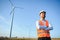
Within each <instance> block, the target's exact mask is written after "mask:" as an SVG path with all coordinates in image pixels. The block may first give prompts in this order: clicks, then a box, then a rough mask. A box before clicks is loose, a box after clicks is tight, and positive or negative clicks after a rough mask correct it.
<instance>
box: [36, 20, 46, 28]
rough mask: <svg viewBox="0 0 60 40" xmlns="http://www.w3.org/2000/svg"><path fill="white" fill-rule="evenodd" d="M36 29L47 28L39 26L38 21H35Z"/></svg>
mask: <svg viewBox="0 0 60 40" xmlns="http://www.w3.org/2000/svg"><path fill="white" fill-rule="evenodd" d="M36 27H37V29H46V28H47V27H46V26H40V25H39V21H36Z"/></svg>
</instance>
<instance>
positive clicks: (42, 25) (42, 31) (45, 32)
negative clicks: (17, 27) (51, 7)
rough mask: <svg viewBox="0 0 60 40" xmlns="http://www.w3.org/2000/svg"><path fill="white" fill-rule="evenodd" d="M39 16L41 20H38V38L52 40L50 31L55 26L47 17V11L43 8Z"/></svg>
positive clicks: (39, 39)
mask: <svg viewBox="0 0 60 40" xmlns="http://www.w3.org/2000/svg"><path fill="white" fill-rule="evenodd" d="M39 16H40V20H38V21H36V27H37V34H38V40H51V37H50V32H49V31H50V30H52V29H53V27H52V26H51V25H50V24H49V22H48V21H47V20H46V19H45V17H46V12H45V11H43V10H42V11H40V14H39Z"/></svg>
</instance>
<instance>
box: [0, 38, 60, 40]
mask: <svg viewBox="0 0 60 40" xmlns="http://www.w3.org/2000/svg"><path fill="white" fill-rule="evenodd" d="M0 40H37V38H11V39H10V38H0ZM52 40H60V38H52Z"/></svg>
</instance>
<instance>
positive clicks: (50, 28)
mask: <svg viewBox="0 0 60 40" xmlns="http://www.w3.org/2000/svg"><path fill="white" fill-rule="evenodd" d="M45 30H53V26H51V24H49V27H47V28H46V29H45Z"/></svg>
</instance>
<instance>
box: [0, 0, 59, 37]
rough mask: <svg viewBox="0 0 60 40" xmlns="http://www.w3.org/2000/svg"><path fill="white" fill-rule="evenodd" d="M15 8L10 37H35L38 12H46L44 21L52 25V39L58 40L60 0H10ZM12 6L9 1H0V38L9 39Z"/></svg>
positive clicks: (38, 17)
mask: <svg viewBox="0 0 60 40" xmlns="http://www.w3.org/2000/svg"><path fill="white" fill-rule="evenodd" d="M11 2H12V3H13V5H14V6H15V7H20V8H15V10H14V21H13V29H12V37H32V38H36V37H37V30H36V21H37V20H39V19H40V16H39V12H40V11H41V10H45V11H46V20H48V21H49V23H51V24H52V26H53V30H51V31H50V35H51V37H52V38H60V32H59V30H60V18H59V17H60V0H11ZM12 9H13V6H12V5H11V3H10V2H9V0H0V37H1V36H3V37H9V36H10V28H11V18H12V14H11V15H10V12H11V11H12Z"/></svg>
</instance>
